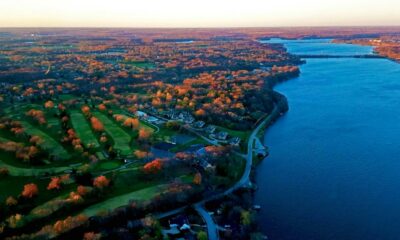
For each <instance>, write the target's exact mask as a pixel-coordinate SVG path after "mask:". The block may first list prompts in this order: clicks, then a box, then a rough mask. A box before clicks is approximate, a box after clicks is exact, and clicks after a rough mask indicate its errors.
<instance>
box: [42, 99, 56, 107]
mask: <svg viewBox="0 0 400 240" xmlns="http://www.w3.org/2000/svg"><path fill="white" fill-rule="evenodd" d="M44 107H45V108H54V102H53V101H50V100H49V101H47V102H45V103H44Z"/></svg>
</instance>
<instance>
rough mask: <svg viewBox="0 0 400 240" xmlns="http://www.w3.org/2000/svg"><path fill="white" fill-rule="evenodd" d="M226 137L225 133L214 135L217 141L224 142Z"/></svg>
mask: <svg viewBox="0 0 400 240" xmlns="http://www.w3.org/2000/svg"><path fill="white" fill-rule="evenodd" d="M227 137H228V133H227V132H219V133H217V134H216V135H215V138H217V139H218V140H226V138H227Z"/></svg>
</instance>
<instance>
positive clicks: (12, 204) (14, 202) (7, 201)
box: [6, 196, 18, 207]
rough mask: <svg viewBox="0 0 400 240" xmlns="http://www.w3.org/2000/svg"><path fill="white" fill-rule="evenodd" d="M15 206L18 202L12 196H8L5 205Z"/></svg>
mask: <svg viewBox="0 0 400 240" xmlns="http://www.w3.org/2000/svg"><path fill="white" fill-rule="evenodd" d="M17 204H18V201H17V199H15V198H14V197H13V196H9V197H8V198H7V199H6V205H7V206H9V207H12V206H15V205H17Z"/></svg>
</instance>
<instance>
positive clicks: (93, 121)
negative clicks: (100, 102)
mask: <svg viewBox="0 0 400 240" xmlns="http://www.w3.org/2000/svg"><path fill="white" fill-rule="evenodd" d="M90 124H91V125H92V128H93V130H95V131H96V132H102V131H104V125H103V123H101V122H100V120H99V119H98V118H96V117H91V118H90Z"/></svg>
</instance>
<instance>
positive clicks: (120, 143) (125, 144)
mask: <svg viewBox="0 0 400 240" xmlns="http://www.w3.org/2000/svg"><path fill="white" fill-rule="evenodd" d="M93 115H94V116H95V117H96V118H98V119H99V120H100V121H101V122H102V123H103V124H104V129H105V131H106V133H107V134H108V135H110V136H111V138H112V139H113V141H114V148H115V149H117V150H120V151H121V154H122V155H130V154H131V153H132V149H131V147H130V142H131V139H132V137H131V136H130V135H129V134H128V133H127V132H125V131H124V130H123V129H122V128H121V127H119V126H118V125H117V124H116V123H115V122H114V121H112V120H111V119H109V118H108V117H107V116H105V115H104V114H102V113H100V112H93Z"/></svg>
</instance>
